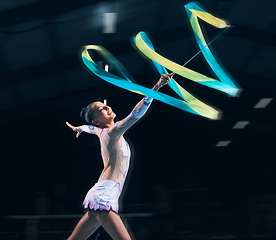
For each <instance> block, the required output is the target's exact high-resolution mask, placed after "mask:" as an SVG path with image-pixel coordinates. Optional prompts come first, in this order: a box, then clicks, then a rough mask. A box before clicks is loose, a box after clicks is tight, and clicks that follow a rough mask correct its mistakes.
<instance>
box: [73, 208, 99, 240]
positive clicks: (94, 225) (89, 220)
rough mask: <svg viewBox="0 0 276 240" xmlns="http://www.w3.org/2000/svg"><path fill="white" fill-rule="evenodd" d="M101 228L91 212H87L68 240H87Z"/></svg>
mask: <svg viewBox="0 0 276 240" xmlns="http://www.w3.org/2000/svg"><path fill="white" fill-rule="evenodd" d="M99 226H100V223H99V222H98V220H97V218H96V216H95V215H94V214H92V213H90V212H86V213H85V214H84V215H83V217H82V218H81V219H80V221H79V222H78V224H77V226H76V227H75V229H74V231H73V232H72V234H71V235H70V237H69V238H68V240H86V239H87V238H89V236H91V235H92V234H93V233H94V232H95V231H96V230H97V229H98V228H99Z"/></svg>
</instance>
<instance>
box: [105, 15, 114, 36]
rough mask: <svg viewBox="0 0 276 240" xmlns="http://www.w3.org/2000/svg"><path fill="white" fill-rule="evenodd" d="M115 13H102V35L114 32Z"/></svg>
mask: <svg viewBox="0 0 276 240" xmlns="http://www.w3.org/2000/svg"><path fill="white" fill-rule="evenodd" d="M116 21H117V13H104V17H103V33H115V32H116Z"/></svg>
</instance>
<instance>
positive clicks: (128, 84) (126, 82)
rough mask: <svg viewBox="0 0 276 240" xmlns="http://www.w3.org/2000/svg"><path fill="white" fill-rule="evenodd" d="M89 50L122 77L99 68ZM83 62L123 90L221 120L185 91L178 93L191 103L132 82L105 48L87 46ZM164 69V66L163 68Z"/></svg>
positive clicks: (208, 107)
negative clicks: (98, 55)
mask: <svg viewBox="0 0 276 240" xmlns="http://www.w3.org/2000/svg"><path fill="white" fill-rule="evenodd" d="M88 50H94V51H97V52H98V53H99V54H100V55H101V56H102V57H103V58H104V59H105V60H106V61H107V62H108V63H109V64H110V65H112V66H113V67H114V68H115V69H116V70H117V71H119V72H120V73H121V74H122V76H123V77H124V78H122V77H119V76H116V75H114V74H112V73H109V72H106V71H105V70H103V69H102V68H101V67H99V66H98V65H97V64H96V63H95V62H94V60H93V59H92V58H91V56H90V54H89V52H88ZM82 60H83V62H84V63H85V65H86V66H87V67H88V68H89V69H90V70H91V71H92V72H93V73H94V74H95V75H97V76H98V77H100V78H102V79H103V80H105V81H107V82H109V83H111V84H113V85H115V86H118V87H121V88H123V89H126V90H129V91H132V92H135V93H138V94H141V95H146V96H148V97H151V98H154V99H156V100H159V101H161V102H164V103H166V104H169V105H171V106H174V107H177V108H179V109H181V110H184V111H187V112H190V113H193V114H197V115H201V116H204V117H207V118H210V119H218V118H219V111H218V110H216V109H214V108H212V107H210V106H208V105H206V104H204V103H203V102H201V101H199V100H198V99H197V98H195V97H193V96H192V95H191V94H189V93H188V92H187V91H185V90H184V89H183V91H184V92H181V91H179V92H177V93H178V94H179V93H180V96H185V98H186V99H188V100H189V102H186V101H183V100H180V99H177V98H174V97H171V96H169V95H167V94H164V93H161V92H157V91H155V90H153V89H149V88H147V87H144V86H141V85H139V84H137V83H134V82H132V78H131V77H130V75H129V73H128V72H127V70H126V69H125V68H124V67H123V65H122V64H121V63H120V62H119V61H118V60H117V59H116V58H115V57H114V56H113V55H112V54H111V53H110V52H108V51H107V50H106V49H105V48H103V47H101V46H97V45H88V46H85V48H84V50H83V52H82ZM161 67H162V66H161ZM163 71H164V73H167V71H166V69H165V68H163ZM171 82H172V80H171V81H170V83H169V84H170V85H173V84H176V86H178V87H180V86H179V85H178V84H177V83H175V82H174V81H173V83H171Z"/></svg>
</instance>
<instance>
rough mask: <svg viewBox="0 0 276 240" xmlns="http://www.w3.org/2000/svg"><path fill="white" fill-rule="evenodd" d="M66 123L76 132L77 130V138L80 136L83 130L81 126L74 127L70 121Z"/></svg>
mask: <svg viewBox="0 0 276 240" xmlns="http://www.w3.org/2000/svg"><path fill="white" fill-rule="evenodd" d="M66 125H67V126H68V127H69V128H71V129H72V130H73V131H74V132H77V134H76V138H78V137H79V136H80V134H81V133H82V130H81V126H79V127H74V126H72V125H71V124H70V123H69V122H66Z"/></svg>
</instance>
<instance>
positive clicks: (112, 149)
mask: <svg viewBox="0 0 276 240" xmlns="http://www.w3.org/2000/svg"><path fill="white" fill-rule="evenodd" d="M151 102H152V98H149V97H144V98H143V99H142V100H141V102H139V103H138V104H137V105H136V107H135V108H134V109H133V110H132V112H131V113H130V114H129V115H128V116H127V117H126V118H124V119H123V120H121V121H118V122H116V123H115V124H114V125H112V126H111V127H110V128H104V129H102V128H98V127H95V126H93V125H83V126H82V131H84V132H87V133H90V134H95V135H97V136H98V137H99V139H100V145H101V155H102V160H103V165H104V168H103V171H102V173H101V175H100V177H99V181H100V180H105V179H108V180H111V181H113V182H115V183H116V185H117V187H119V189H120V192H121V191H122V189H123V186H124V182H125V179H126V176H127V172H128V169H129V163H130V155H131V152H130V148H129V145H128V143H127V141H126V140H125V139H124V137H123V134H124V133H125V132H126V131H127V130H128V129H129V128H130V127H131V126H132V125H133V124H134V123H136V122H137V121H138V120H139V119H140V118H141V117H142V116H143V115H144V114H145V113H146V111H147V109H148V108H149V106H150V104H151ZM137 106H139V107H137Z"/></svg>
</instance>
